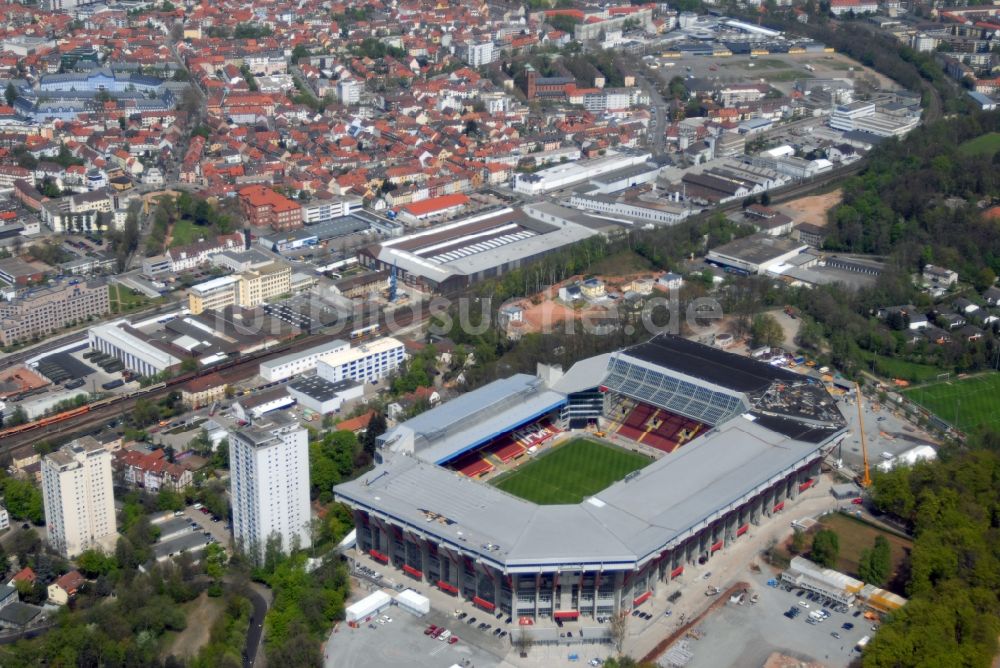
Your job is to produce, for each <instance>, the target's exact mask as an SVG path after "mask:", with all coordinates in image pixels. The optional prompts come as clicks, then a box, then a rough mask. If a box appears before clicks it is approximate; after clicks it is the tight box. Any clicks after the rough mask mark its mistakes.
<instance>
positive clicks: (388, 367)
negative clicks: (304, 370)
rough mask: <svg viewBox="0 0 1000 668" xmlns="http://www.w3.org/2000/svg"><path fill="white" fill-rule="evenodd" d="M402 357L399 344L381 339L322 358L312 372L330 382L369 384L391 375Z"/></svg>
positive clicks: (395, 341)
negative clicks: (352, 381) (350, 381)
mask: <svg viewBox="0 0 1000 668" xmlns="http://www.w3.org/2000/svg"><path fill="white" fill-rule="evenodd" d="M405 358H406V349H405V347H404V346H403V344H402V342H401V341H399V340H398V339H394V338H392V337H385V338H382V339H375V340H374V341H370V342H368V343H365V344H362V345H360V346H358V347H356V348H349V349H347V350H343V351H340V352H336V353H333V354H330V355H324V356H323V357H321V358H320V359H319V360H318V362H317V363H316V373H317V375H319V376H320V377H321V378H325V379H326V380H328V381H330V382H331V383H339V382H340V381H342V380H356V381H358V382H361V383H370V382H372V381H376V380H379V379H381V378H385V377H386V376H388V375H389V374H391V373H393V372H395V371H396V370H397V369H398V368H399V366H400V365H401V364H402V363H403V360H404V359H405Z"/></svg>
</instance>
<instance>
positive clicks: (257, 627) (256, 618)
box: [243, 585, 268, 668]
mask: <svg viewBox="0 0 1000 668" xmlns="http://www.w3.org/2000/svg"><path fill="white" fill-rule="evenodd" d="M247 597H248V598H249V599H250V605H252V606H253V614H252V615H251V616H250V628H248V629H247V644H246V648H245V649H244V650H243V668H251V667H252V666H253V665H254V662H255V661H256V660H257V651H258V650H259V649H260V641H261V637H262V636H263V635H264V617H266V616H267V608H268V602H267V600H266V599H265V598H264V595H263V594H262V593H261V592H260V591H258V590H257V589H256V588H255V587H254V586H253V585H251V587H250V591H248V592H247Z"/></svg>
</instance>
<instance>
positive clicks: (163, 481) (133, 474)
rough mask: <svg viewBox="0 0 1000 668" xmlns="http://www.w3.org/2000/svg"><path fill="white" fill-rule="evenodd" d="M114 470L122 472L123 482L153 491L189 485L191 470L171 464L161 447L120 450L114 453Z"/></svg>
mask: <svg viewBox="0 0 1000 668" xmlns="http://www.w3.org/2000/svg"><path fill="white" fill-rule="evenodd" d="M114 466H115V470H117V471H120V472H122V473H123V474H124V477H125V482H126V483H128V484H129V485H132V486H134V487H142V488H144V489H145V490H146V491H147V492H151V493H155V492H158V491H159V490H160V489H170V490H175V491H177V490H182V489H184V488H185V487H188V486H189V485H191V482H192V476H191V471H189V470H188V469H186V468H184V467H183V466H181V465H180V464H172V463H171V462H169V461H168V460H167V454H166V452H164V451H163V450H162V449H159V448H158V449H156V450H152V451H148V452H147V451H143V450H139V449H134V450H121V451H119V452H117V453H115V459H114Z"/></svg>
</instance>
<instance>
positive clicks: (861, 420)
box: [854, 382, 872, 489]
mask: <svg viewBox="0 0 1000 668" xmlns="http://www.w3.org/2000/svg"><path fill="white" fill-rule="evenodd" d="M854 393H855V397H854V399H855V401H856V403H857V404H858V433H859V434H860V435H861V457H862V458H863V459H864V461H865V472H864V475H863V477H862V478H861V481H860V484H861V486H862V487H863V488H865V489H867V488H869V487H871V486H872V476H871V470H870V469H869V468H868V442H867V441H866V440H865V416H864V409H863V408H862V406H861V404H862V403H863V402H864V397H863V396H862V394H861V385H860V384H859V383H857V382H855V383H854Z"/></svg>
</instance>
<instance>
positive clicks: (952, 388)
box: [903, 373, 1000, 433]
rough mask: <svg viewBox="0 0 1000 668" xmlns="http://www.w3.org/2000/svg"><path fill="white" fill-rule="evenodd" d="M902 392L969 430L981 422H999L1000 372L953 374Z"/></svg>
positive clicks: (992, 423)
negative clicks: (948, 378) (946, 378)
mask: <svg viewBox="0 0 1000 668" xmlns="http://www.w3.org/2000/svg"><path fill="white" fill-rule="evenodd" d="M903 394H905V395H906V397H907V398H908V399H910V400H911V401H914V402H916V403H918V404H920V405H921V406H923V407H924V408H926V409H927V410H929V411H930V412H932V413H934V414H935V415H937V416H938V417H939V418H941V419H942V420H944V421H945V422H947V423H948V424H950V425H951V426H953V427H955V428H956V429H958V430H960V431H964V432H966V433H969V432H972V431H974V430H975V429H976V428H977V427H980V426H986V425H990V426H994V427H997V426H1000V373H985V374H982V375H979V376H972V377H970V378H962V379H955V378H953V379H951V380H945V381H942V382H940V383H932V384H930V385H924V386H922V387H914V388H911V389H909V390H905V391H904V392H903Z"/></svg>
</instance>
